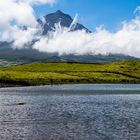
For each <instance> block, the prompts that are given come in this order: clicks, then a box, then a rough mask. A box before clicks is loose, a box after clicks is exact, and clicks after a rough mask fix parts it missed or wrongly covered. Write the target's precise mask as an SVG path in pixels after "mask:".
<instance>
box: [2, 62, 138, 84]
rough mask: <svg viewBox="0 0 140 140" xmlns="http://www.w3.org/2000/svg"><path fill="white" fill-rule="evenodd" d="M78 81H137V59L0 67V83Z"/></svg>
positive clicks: (63, 82)
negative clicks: (107, 62)
mask: <svg viewBox="0 0 140 140" xmlns="http://www.w3.org/2000/svg"><path fill="white" fill-rule="evenodd" d="M80 83H92V84H94V83H140V62H139V61H122V62H114V63H110V64H79V63H32V64H27V65H19V66H11V67H6V68H0V85H1V87H3V86H31V85H33V86H35V85H49V84H80Z"/></svg>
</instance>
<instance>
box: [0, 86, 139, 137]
mask: <svg viewBox="0 0 140 140" xmlns="http://www.w3.org/2000/svg"><path fill="white" fill-rule="evenodd" d="M139 94H140V85H62V86H40V87H22V88H20V87H18V88H2V89H0V140H140V95H139Z"/></svg>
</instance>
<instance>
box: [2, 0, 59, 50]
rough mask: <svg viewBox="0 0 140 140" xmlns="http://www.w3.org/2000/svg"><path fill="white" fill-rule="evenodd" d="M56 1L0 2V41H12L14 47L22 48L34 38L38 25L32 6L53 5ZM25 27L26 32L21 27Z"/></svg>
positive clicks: (23, 0) (6, 0)
mask: <svg viewBox="0 0 140 140" xmlns="http://www.w3.org/2000/svg"><path fill="white" fill-rule="evenodd" d="M55 1H56V0H0V36H1V37H0V41H8V42H10V41H13V45H14V47H19V48H21V47H24V45H25V44H28V43H29V42H31V41H32V40H33V39H35V37H36V33H38V30H39V29H37V28H38V27H37V26H38V23H37V21H36V18H35V15H34V9H33V7H32V6H33V5H34V4H51V5H52V4H53V3H54V2H55ZM22 26H26V27H27V30H22V29H21V27H22Z"/></svg>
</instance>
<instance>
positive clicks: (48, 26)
mask: <svg viewBox="0 0 140 140" xmlns="http://www.w3.org/2000/svg"><path fill="white" fill-rule="evenodd" d="M44 19H45V22H44V21H42V20H41V19H39V20H38V22H39V23H40V24H42V25H43V28H44V32H43V35H46V34H47V33H48V32H49V31H52V29H54V27H55V24H56V23H59V22H60V25H61V26H63V27H67V28H68V27H70V25H71V23H72V22H73V18H72V17H71V16H70V15H68V14H65V13H63V12H62V11H60V10H58V11H56V12H54V13H51V14H48V15H46V16H44ZM44 23H45V24H44ZM75 30H85V31H86V32H90V31H89V30H88V29H87V28H86V27H84V26H83V25H82V24H79V23H76V25H75V27H74V28H73V29H72V30H71V31H75Z"/></svg>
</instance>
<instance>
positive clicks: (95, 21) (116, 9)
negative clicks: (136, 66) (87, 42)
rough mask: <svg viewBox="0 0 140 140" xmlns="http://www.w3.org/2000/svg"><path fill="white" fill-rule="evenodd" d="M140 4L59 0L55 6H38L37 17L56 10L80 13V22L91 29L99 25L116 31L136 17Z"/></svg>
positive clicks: (124, 0)
mask: <svg viewBox="0 0 140 140" xmlns="http://www.w3.org/2000/svg"><path fill="white" fill-rule="evenodd" d="M139 5H140V0H58V2H57V3H56V4H54V5H53V6H48V5H43V6H36V7H35V13H36V16H37V17H40V16H43V15H46V14H48V13H51V12H54V11H56V10H58V9H59V10H61V11H63V12H65V13H68V14H70V15H71V16H72V17H74V15H75V14H78V15H79V22H80V23H82V24H83V25H85V26H86V27H87V28H89V29H90V30H94V29H95V28H96V27H97V26H99V25H104V26H105V27H106V28H107V29H109V30H112V31H115V30H117V29H118V28H119V27H120V23H121V22H122V21H124V20H130V19H132V18H134V16H135V15H134V13H133V12H134V10H135V8H136V7H137V6H139Z"/></svg>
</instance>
